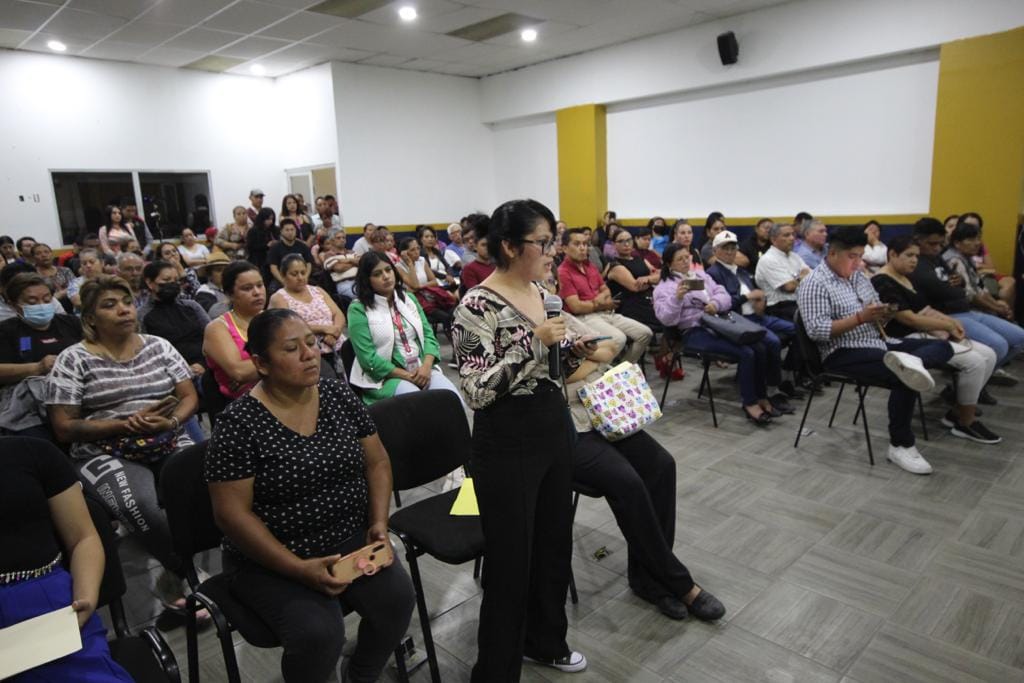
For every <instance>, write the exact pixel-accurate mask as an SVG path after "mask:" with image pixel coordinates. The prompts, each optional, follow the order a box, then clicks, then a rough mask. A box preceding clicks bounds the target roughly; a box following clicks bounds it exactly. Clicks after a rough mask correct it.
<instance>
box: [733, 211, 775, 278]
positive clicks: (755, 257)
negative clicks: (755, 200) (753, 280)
mask: <svg viewBox="0 0 1024 683" xmlns="http://www.w3.org/2000/svg"><path fill="white" fill-rule="evenodd" d="M774 225H775V223H774V222H773V221H772V219H771V218H762V219H761V220H759V221H758V222H757V224H756V225H754V231H753V232H752V233H750V234H749V235H747V236H746V237H745V238H744V239H743V241H742V242H740V245H739V251H738V252H737V253H736V265H737V266H739V267H740V268H743V269H744V270H746V271H747V272H748V273H750V274H751V275H753V274H754V273H756V272H757V262H758V261H759V260H761V257H762V256H764V253H765V252H766V251H768V249H770V248H771V246H772V242H771V239H770V238H769V235H770V234H771V231H772V227H773V226H774Z"/></svg>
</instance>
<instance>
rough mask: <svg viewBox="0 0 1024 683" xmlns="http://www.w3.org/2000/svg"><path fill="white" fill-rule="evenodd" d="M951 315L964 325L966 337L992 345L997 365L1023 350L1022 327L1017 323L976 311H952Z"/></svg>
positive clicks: (1011, 358)
mask: <svg viewBox="0 0 1024 683" xmlns="http://www.w3.org/2000/svg"><path fill="white" fill-rule="evenodd" d="M952 317H954V318H956V319H957V320H959V321H960V323H961V324H962V325H963V326H964V331H966V332H967V337H968V338H970V339H974V340H975V341H980V342H981V343H982V344H984V345H985V346H991V347H992V350H993V351H995V352H996V366H997V367H1002V366H1003V365H1006V364H1007V363H1009V362H1010V361H1011V360H1013V359H1014V358H1015V357H1016V356H1017V354H1018V353H1020V352H1021V351H1022V350H1024V329H1022V328H1021V326H1020V325H1018V324H1017V323H1012V322H1010V321H1009V320H1004V319H1003V318H999V317H997V316H994V315H990V314H988V313H980V312H978V311H967V312H966V313H954V314H953V315H952Z"/></svg>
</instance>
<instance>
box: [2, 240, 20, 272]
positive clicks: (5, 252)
mask: <svg viewBox="0 0 1024 683" xmlns="http://www.w3.org/2000/svg"><path fill="white" fill-rule="evenodd" d="M0 257H3V265H5V266H6V265H8V264H10V263H15V262H16V261H17V260H18V249H17V247H15V246H14V240H13V239H11V238H10V236H8V235H2V236H0Z"/></svg>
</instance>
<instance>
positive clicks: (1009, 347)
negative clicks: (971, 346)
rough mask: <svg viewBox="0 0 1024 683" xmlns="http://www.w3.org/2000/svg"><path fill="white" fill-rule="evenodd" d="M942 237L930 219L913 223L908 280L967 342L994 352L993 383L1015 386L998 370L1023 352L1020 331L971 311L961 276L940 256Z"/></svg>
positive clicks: (1023, 333)
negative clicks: (915, 253)
mask: <svg viewBox="0 0 1024 683" xmlns="http://www.w3.org/2000/svg"><path fill="white" fill-rule="evenodd" d="M945 238H946V230H945V228H943V226H942V223H939V221H937V220H936V219H934V218H922V219H920V220H919V221H917V223H915V224H914V241H915V242H917V246H918V247H920V249H921V254H920V256H919V257H918V260H917V268H915V269H914V272H913V273H912V274H911V275H910V281H911V282H912V283H913V284H914V289H916V290H917V291H918V292H920V293H921V295H922V296H923V297H924V298H925V299H926V300H927V302H928V305H929V306H931V307H932V308H935V309H938V310H939V311H940V312H941V313H945V314H946V315H948V316H950V317H952V318H956V320H958V321H959V322H960V324H961V325H963V327H964V331H965V332H966V333H967V337H968V339H971V340H972V341H978V342H981V343H982V344H984V345H985V346H988V347H991V349H992V350H993V351H995V352H996V371H995V372H994V373H993V374H992V379H991V382H992V383H993V384H1004V385H1013V384H1016V383H1017V380H1016V379H1015V378H1014V377H1012V376H1011V375H1010V374H1009V373H1007V372H1006V371H1005V370H1003V369H1002V368H1003V367H1004V366H1005V365H1006V364H1007V363H1009V362H1010V361H1011V360H1013V359H1014V358H1015V357H1016V356H1017V354H1019V353H1020V352H1021V351H1022V350H1024V330H1022V329H1021V328H1020V327H1019V326H1018V325H1015V324H1014V323H1012V322H1009V321H1008V320H1005V319H1003V318H1000V317H998V316H995V315H990V314H988V313H982V312H981V311H973V310H971V304H970V300H969V299H968V298H967V294H966V292H965V290H964V285H965V281H964V279H963V276H961V275H960V274H959V273H957V272H956V271H953V270H950V268H949V266H947V265H946V262H945V261H943V260H942V258H941V257H940V253H941V252H942V249H943V244H944V243H945Z"/></svg>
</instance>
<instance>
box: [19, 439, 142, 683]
mask: <svg viewBox="0 0 1024 683" xmlns="http://www.w3.org/2000/svg"><path fill="white" fill-rule="evenodd" d="M0 482H2V483H0V528H2V529H3V530H4V531H3V537H2V538H3V548H4V552H3V554H2V555H0V578H2V580H0V605H3V609H2V610H0V629H5V628H7V627H9V626H14V625H15V624H20V623H22V622H24V621H26V620H28V619H32V618H34V617H39V616H42V615H44V614H47V613H49V612H52V611H53V610H58V609H62V608H67V606H68V605H70V606H71V609H72V610H74V611H75V613H76V614H75V616H76V617H77V619H78V628H79V630H80V631H81V640H82V643H81V648H80V649H78V650H76V651H75V652H72V653H71V654H69V655H66V656H64V657H60V658H58V659H54V660H51V661H49V662H47V663H45V664H41V665H39V666H37V667H33V668H32V669H29V670H27V671H25V672H24V673H22V674H20V675H15V676H14V677H12V678H10V679H7V680H9V681H11V682H12V683H18V682H24V683H27V682H29V681H90V682H91V683H132V680H133V679H132V678H131V677H130V676H129V675H128V674H127V673H126V672H125V671H124V669H122V668H121V666H120V665H119V664H117V663H116V662H115V661H114V660H113V658H112V657H111V655H110V647H109V646H108V645H107V635H106V629H105V628H104V627H103V622H102V621H101V620H100V617H99V615H98V614H96V608H97V606H98V602H99V594H100V583H101V582H102V580H103V568H104V553H103V545H102V543H101V541H100V537H99V534H97V532H96V527H94V526H93V523H92V518H91V517H90V516H89V509H88V508H87V507H86V505H85V498H84V497H83V495H82V487H81V486H80V485H79V483H78V479H77V478H76V477H75V472H74V470H73V469H72V467H71V464H70V463H69V462H68V460H67V458H66V457H64V454H63V453H61V452H60V450H59V449H58V448H57V447H56V446H54V445H53V444H52V443H47V442H46V441H41V440H39V439H25V438H18V437H5V438H0ZM65 553H66V555H65ZM65 567H67V568H65Z"/></svg>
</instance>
